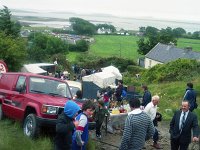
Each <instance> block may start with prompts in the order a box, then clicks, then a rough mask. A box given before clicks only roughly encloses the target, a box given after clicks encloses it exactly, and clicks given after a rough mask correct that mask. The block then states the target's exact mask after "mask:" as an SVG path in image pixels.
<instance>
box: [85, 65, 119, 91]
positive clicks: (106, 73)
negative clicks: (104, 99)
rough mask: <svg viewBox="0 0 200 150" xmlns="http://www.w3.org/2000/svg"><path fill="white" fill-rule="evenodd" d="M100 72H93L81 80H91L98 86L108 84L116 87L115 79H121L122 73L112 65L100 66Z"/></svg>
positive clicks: (103, 86)
mask: <svg viewBox="0 0 200 150" xmlns="http://www.w3.org/2000/svg"><path fill="white" fill-rule="evenodd" d="M101 69H102V72H98V73H94V74H91V75H88V76H84V77H83V78H82V80H83V81H87V82H93V83H94V84H96V85H97V86H99V87H100V88H105V87H108V86H111V87H112V88H113V87H116V84H115V83H116V79H118V80H122V75H121V73H120V72H119V70H118V69H117V68H116V67H114V66H108V67H105V68H101Z"/></svg>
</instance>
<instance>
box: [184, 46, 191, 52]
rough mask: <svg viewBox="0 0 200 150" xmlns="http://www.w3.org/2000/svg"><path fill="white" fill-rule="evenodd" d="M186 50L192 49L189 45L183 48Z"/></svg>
mask: <svg viewBox="0 0 200 150" xmlns="http://www.w3.org/2000/svg"><path fill="white" fill-rule="evenodd" d="M184 49H185V50H186V51H191V50H192V47H191V46H187V47H185V48H184Z"/></svg>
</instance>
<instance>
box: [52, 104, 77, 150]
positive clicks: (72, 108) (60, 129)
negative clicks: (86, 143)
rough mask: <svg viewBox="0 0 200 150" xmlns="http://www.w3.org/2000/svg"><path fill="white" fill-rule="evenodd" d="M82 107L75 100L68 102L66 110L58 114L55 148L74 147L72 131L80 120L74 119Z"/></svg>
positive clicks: (65, 149)
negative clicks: (75, 120)
mask: <svg viewBox="0 0 200 150" xmlns="http://www.w3.org/2000/svg"><path fill="white" fill-rule="evenodd" d="M79 110H80V107H79V106H78V105H77V104H76V103H75V102H73V101H71V100H69V101H67V102H66V104H65V107H64V112H63V113H62V114H60V115H59V116H58V119H57V122H56V137H55V150H67V149H71V147H72V132H73V131H74V128H75V126H76V125H77V124H78V122H74V123H73V120H74V118H75V116H76V115H77V114H78V111H79Z"/></svg>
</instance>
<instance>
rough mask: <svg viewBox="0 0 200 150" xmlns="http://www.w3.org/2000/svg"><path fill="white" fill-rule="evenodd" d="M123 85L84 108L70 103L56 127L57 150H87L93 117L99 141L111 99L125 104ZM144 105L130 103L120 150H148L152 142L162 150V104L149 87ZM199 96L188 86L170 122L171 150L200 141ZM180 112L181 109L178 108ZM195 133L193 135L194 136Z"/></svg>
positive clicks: (103, 94) (88, 103)
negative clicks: (159, 123)
mask: <svg viewBox="0 0 200 150" xmlns="http://www.w3.org/2000/svg"><path fill="white" fill-rule="evenodd" d="M123 89H124V87H123V82H122V81H121V80H120V81H118V86H117V88H116V90H115V91H112V90H111V88H110V87H108V88H106V89H105V90H103V91H102V93H100V96H99V100H98V101H96V102H94V101H92V100H85V101H84V103H83V105H82V108H80V107H79V106H78V105H77V104H76V103H75V102H74V101H72V100H70V101H67V103H66V104H65V107H64V111H63V113H62V114H60V115H59V117H58V120H57V124H56V137H55V150H64V149H65V150H71V149H72V150H84V149H86V144H87V142H88V138H89V130H88V124H89V123H88V122H89V117H91V116H93V119H94V121H95V122H96V137H97V138H101V136H102V135H101V127H102V124H103V122H104V120H105V117H107V118H109V116H110V113H109V107H110V106H111V105H110V99H111V98H112V96H113V95H114V96H115V100H116V101H117V102H118V103H120V105H121V104H122V93H123ZM142 89H143V90H144V94H143V98H142V101H140V100H139V99H138V98H136V97H135V98H132V99H131V100H129V106H130V108H131V111H130V112H129V113H128V116H127V118H126V121H125V125H124V128H123V136H122V139H121V144H120V148H119V149H120V150H141V149H144V148H145V142H146V141H147V140H148V139H152V140H153V143H152V146H153V147H154V148H155V149H162V145H160V144H159V142H158V141H159V132H158V128H157V126H158V121H161V120H162V115H161V114H160V113H159V112H158V110H157V108H158V105H159V102H160V97H159V96H158V95H154V96H151V92H150V91H149V90H148V87H147V86H146V85H143V86H142ZM77 95H78V96H79V97H78V98H77V99H78V100H80V99H81V98H82V95H81V93H80V92H79V93H77ZM197 106H198V105H197V103H196V92H195V90H194V89H193V84H192V83H187V89H186V91H185V94H184V96H183V100H182V103H181V109H179V110H178V111H176V112H175V113H174V116H173V118H172V120H171V121H170V130H169V133H170V144H171V150H179V149H180V150H187V149H188V146H189V144H190V143H191V137H192V141H194V142H196V141H199V126H198V119H197V115H196V114H195V113H194V112H192V111H193V110H194V109H195V108H197ZM177 109H178V108H177ZM191 130H192V134H191Z"/></svg>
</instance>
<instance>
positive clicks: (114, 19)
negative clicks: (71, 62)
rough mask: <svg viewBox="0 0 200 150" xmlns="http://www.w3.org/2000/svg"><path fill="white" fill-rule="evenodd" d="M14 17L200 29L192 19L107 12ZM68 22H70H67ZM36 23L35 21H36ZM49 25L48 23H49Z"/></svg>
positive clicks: (34, 13) (134, 27)
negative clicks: (76, 19) (142, 16)
mask: <svg viewBox="0 0 200 150" xmlns="http://www.w3.org/2000/svg"><path fill="white" fill-rule="evenodd" d="M11 13H12V15H13V17H14V18H15V19H17V20H21V21H22V22H23V20H24V21H26V22H27V21H30V22H33V21H36V24H37V22H39V21H42V22H43V23H44V24H45V22H46V23H47V22H48V23H50V22H52V24H54V22H57V23H58V22H60V23H61V26H62V24H68V23H69V18H70V17H79V18H83V19H85V20H88V21H90V22H92V23H94V24H103V23H105V24H112V25H114V26H115V27H116V28H117V29H121V28H123V29H127V30H139V27H147V26H152V27H156V28H158V29H162V28H166V27H171V28H177V27H181V28H183V29H185V30H186V31H187V32H194V31H199V30H200V22H195V21H194V22H192V21H180V20H164V19H156V18H150V17H149V18H148V17H146V18H138V17H118V16H113V15H109V14H108V15H105V14H102V15H101V14H78V13H73V12H56V11H51V12H50V11H49V12H37V11H25V10H15V9H13V10H11ZM66 22H68V23H66ZM34 24H35V23H34ZM47 26H48V24H47Z"/></svg>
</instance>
